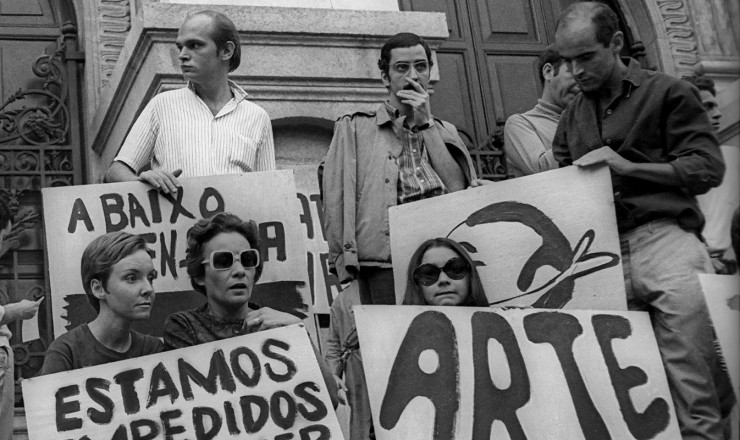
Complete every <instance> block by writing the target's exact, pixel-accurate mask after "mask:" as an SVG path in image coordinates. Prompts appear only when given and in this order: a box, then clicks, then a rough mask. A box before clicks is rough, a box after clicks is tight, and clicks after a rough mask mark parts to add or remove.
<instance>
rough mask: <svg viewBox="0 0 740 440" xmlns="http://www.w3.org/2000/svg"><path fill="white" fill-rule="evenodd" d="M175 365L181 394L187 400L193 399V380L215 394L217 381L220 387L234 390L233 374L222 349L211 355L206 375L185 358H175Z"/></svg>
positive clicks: (225, 389)
mask: <svg viewBox="0 0 740 440" xmlns="http://www.w3.org/2000/svg"><path fill="white" fill-rule="evenodd" d="M177 367H178V370H179V372H180V388H181V389H182V395H183V397H185V399H187V400H193V389H192V386H191V385H190V382H191V381H192V382H195V383H196V384H197V385H198V386H199V387H201V388H203V389H204V390H206V391H207V392H208V393H210V394H216V392H217V391H218V384H217V381H218V382H219V383H220V384H221V389H222V390H224V391H228V392H230V393H233V392H234V390H236V384H235V383H234V376H232V375H231V370H229V367H228V365H226V358H225V357H224V351H223V350H217V351H216V352H215V353H213V356H211V365H210V367H209V369H208V377H206V376H203V374H201V372H200V371H198V370H196V369H195V367H193V366H192V365H190V364H189V363H187V361H185V359H182V358H181V359H178V360H177Z"/></svg>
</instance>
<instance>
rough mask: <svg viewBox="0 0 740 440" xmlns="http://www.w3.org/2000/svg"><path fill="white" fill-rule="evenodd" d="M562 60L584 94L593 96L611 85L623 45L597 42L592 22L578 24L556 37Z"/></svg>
mask: <svg viewBox="0 0 740 440" xmlns="http://www.w3.org/2000/svg"><path fill="white" fill-rule="evenodd" d="M556 44H557V48H558V52H559V53H560V56H562V57H563V59H565V64H566V65H567V67H568V70H569V71H570V73H571V74H572V75H573V78H574V79H575V80H576V82H577V83H578V86H579V87H580V88H581V90H582V91H584V92H594V91H596V90H599V89H600V88H602V87H603V86H604V85H608V84H609V80H610V79H611V77H612V75H613V72H614V69H615V66H616V57H617V54H618V53H619V49H621V45H617V44H615V40H614V39H612V42H611V43H610V44H609V45H608V46H606V47H605V46H604V45H603V44H601V43H599V42H598V41H596V33H595V32H594V28H593V25H592V24H591V21H590V19H581V20H580V21H578V20H576V21H574V22H573V23H571V25H570V26H569V27H566V28H565V29H561V30H560V31H559V32H558V33H557V35H556Z"/></svg>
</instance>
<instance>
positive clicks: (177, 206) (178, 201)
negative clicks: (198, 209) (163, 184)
mask: <svg viewBox="0 0 740 440" xmlns="http://www.w3.org/2000/svg"><path fill="white" fill-rule="evenodd" d="M160 195H161V196H162V197H164V198H165V199H167V201H168V202H170V203H172V213H171V214H170V223H171V224H173V225H174V224H175V223H177V218H178V217H180V215H183V216H185V217H187V218H191V219H193V220H194V219H195V216H194V215H193V214H191V213H190V211H188V210H187V209H185V207H184V206H182V198H183V197H184V196H185V189H184V188H180V191H178V192H176V193H175V195H176V196H177V198H174V197H172V194H165V193H160Z"/></svg>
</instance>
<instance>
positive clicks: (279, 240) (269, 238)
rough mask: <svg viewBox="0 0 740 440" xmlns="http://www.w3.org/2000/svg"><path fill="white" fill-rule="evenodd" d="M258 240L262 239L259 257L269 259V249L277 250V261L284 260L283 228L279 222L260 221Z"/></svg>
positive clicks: (264, 259)
mask: <svg viewBox="0 0 740 440" xmlns="http://www.w3.org/2000/svg"><path fill="white" fill-rule="evenodd" d="M260 240H261V241H262V252H261V255H260V258H262V260H263V261H270V249H275V250H276V251H277V259H278V261H285V259H286V258H287V257H286V253H285V228H284V227H283V224H282V223H280V222H265V223H260Z"/></svg>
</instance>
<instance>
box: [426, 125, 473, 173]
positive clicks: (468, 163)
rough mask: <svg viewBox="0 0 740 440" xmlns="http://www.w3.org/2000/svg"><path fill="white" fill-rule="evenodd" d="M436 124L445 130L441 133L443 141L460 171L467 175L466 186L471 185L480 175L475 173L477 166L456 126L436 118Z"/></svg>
mask: <svg viewBox="0 0 740 440" xmlns="http://www.w3.org/2000/svg"><path fill="white" fill-rule="evenodd" d="M434 122H435V123H438V124H440V125H441V126H442V128H443V129H444V130H441V133H442V139H443V140H444V143H445V145H447V150H448V151H449V152H450V155H451V156H452V158H453V159H455V162H457V165H458V166H459V167H460V169H462V171H463V174H465V180H466V182H465V186H468V185H470V182H472V181H473V180H475V179H477V178H478V175H477V173H476V171H475V164H473V159H472V158H471V157H470V151H468V147H467V146H466V145H465V142H463V140H462V139H461V138H460V134H459V133H458V132H457V128H455V126H454V125H452V124H450V123H449V122H447V121H442V120H441V119H436V118H435V120H434Z"/></svg>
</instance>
